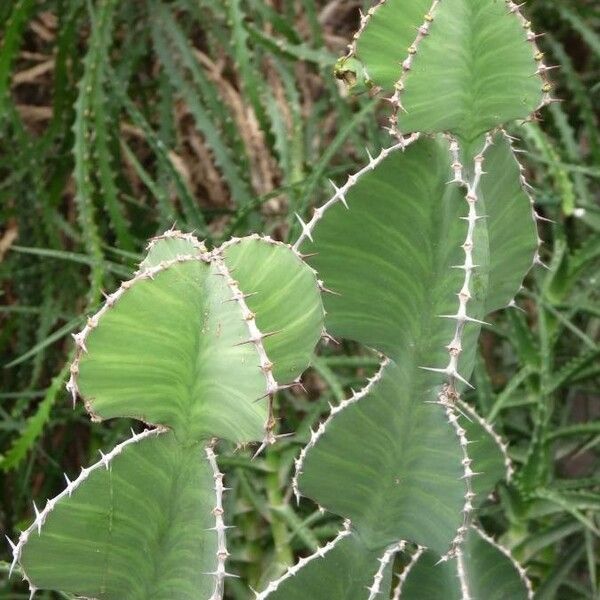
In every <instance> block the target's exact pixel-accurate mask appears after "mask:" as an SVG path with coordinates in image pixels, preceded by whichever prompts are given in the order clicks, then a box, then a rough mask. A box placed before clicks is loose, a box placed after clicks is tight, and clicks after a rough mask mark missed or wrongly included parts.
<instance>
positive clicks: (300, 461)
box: [292, 358, 390, 504]
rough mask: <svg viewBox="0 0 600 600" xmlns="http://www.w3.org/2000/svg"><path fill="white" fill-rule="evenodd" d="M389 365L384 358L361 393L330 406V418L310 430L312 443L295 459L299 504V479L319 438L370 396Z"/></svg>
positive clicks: (294, 487)
mask: <svg viewBox="0 0 600 600" xmlns="http://www.w3.org/2000/svg"><path fill="white" fill-rule="evenodd" d="M389 363H390V360H389V358H384V359H383V360H382V361H381V364H380V366H379V370H378V371H377V373H375V375H373V377H371V378H370V379H369V380H368V383H367V384H366V385H365V387H363V388H362V389H361V390H360V391H358V392H355V393H354V394H352V396H350V397H349V398H347V399H346V400H342V402H340V403H339V404H338V405H337V406H333V405H331V404H330V405H329V406H330V408H331V411H330V412H329V416H328V417H327V419H325V421H323V422H322V423H321V424H320V425H319V427H318V428H317V429H316V430H313V429H311V430H310V441H309V442H308V444H306V446H304V448H302V450H301V451H300V455H299V456H298V458H296V459H294V464H295V466H296V470H295V472H294V477H293V478H292V489H293V490H294V496H295V497H296V502H297V503H298V504H300V497H301V494H300V488H299V486H298V478H299V477H300V475H301V474H302V467H303V466H304V460H305V459H306V455H307V454H308V452H309V451H310V449H311V448H313V447H314V446H315V445H316V443H317V441H318V440H319V438H320V437H321V436H322V435H323V434H324V433H325V431H326V430H327V426H328V425H329V423H331V421H332V420H333V419H334V418H335V416H336V415H337V414H338V413H340V412H342V411H343V410H344V409H345V408H347V407H348V406H350V405H351V404H355V403H356V402H358V401H359V400H360V399H361V398H364V397H365V396H368V395H369V393H370V392H371V390H372V389H373V387H375V385H376V384H377V383H378V382H379V381H380V380H381V378H382V376H383V372H384V371H385V368H386V367H387V366H388V365H389Z"/></svg>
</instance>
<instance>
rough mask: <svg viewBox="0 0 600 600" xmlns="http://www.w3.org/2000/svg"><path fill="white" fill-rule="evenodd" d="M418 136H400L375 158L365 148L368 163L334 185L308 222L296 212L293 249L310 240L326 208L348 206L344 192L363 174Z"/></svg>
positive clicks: (414, 140)
mask: <svg viewBox="0 0 600 600" xmlns="http://www.w3.org/2000/svg"><path fill="white" fill-rule="evenodd" d="M420 136H421V134H420V133H413V134H412V135H410V136H407V137H405V138H401V139H400V141H399V142H398V143H397V144H394V145H393V146H390V147H389V148H384V149H383V150H382V151H381V152H380V153H379V154H378V155H377V156H376V157H375V158H374V157H373V156H371V154H370V153H369V151H368V150H367V154H368V156H369V162H368V164H367V165H366V166H365V167H363V168H362V169H361V170H360V171H357V172H356V173H354V174H353V175H350V176H349V177H348V180H347V181H346V183H345V184H344V185H343V186H342V187H340V188H338V187H336V186H335V185H334V188H335V194H334V195H333V196H332V197H331V198H330V199H329V200H328V201H327V202H325V204H323V205H322V206H319V207H318V208H315V210H314V212H313V216H312V218H311V220H310V221H309V222H308V223H305V222H304V221H303V220H302V217H300V215H299V214H298V213H296V218H297V219H298V221H300V225H301V226H302V233H301V234H300V237H299V238H298V239H297V240H296V243H295V244H294V246H293V249H294V250H296V251H298V249H299V248H300V246H301V245H302V244H303V243H304V242H305V241H306V239H309V240H310V241H311V242H312V232H313V230H314V228H315V226H316V225H317V223H318V222H319V221H320V220H321V219H322V218H323V215H324V214H325V211H327V209H328V208H330V207H331V206H333V205H334V204H336V203H337V202H341V203H342V204H343V205H344V206H345V207H346V208H348V203H347V202H346V194H347V193H348V191H349V190H350V188H351V187H352V186H353V185H354V184H355V183H356V182H357V181H358V180H359V179H360V178H361V177H362V176H363V175H365V174H366V173H368V172H369V171H373V169H375V167H376V166H377V165H378V164H380V163H381V162H383V161H384V160H385V159H386V158H387V157H388V156H389V155H390V154H392V153H393V152H396V151H397V150H404V149H405V148H407V147H408V146H410V144H412V143H413V142H416V141H417V140H418V139H419V137H420Z"/></svg>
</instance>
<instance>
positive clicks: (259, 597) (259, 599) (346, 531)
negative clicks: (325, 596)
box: [254, 520, 351, 600]
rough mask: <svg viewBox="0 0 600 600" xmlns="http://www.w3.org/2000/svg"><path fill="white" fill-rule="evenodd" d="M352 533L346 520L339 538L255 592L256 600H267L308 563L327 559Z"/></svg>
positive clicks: (338, 535) (299, 561)
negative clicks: (329, 553)
mask: <svg viewBox="0 0 600 600" xmlns="http://www.w3.org/2000/svg"><path fill="white" fill-rule="evenodd" d="M350 533H351V532H350V521H348V520H346V521H345V522H344V527H343V528H342V530H341V531H340V532H339V533H338V534H337V536H336V537H335V538H334V539H333V540H331V542H328V543H327V544H325V545H324V546H322V547H321V548H318V549H317V551H316V552H314V553H313V554H311V555H310V556H307V557H304V558H300V559H299V560H298V562H297V563H296V564H295V565H293V566H291V567H289V568H288V570H287V571H286V572H285V573H284V574H283V575H282V576H281V577H280V578H279V579H275V580H273V581H271V582H270V583H269V585H268V586H267V587H266V588H265V589H264V590H263V591H262V592H254V594H255V599H254V600H266V599H267V598H268V596H269V594H271V593H273V592H275V591H277V589H278V588H279V586H280V585H281V584H282V583H283V582H284V581H286V580H287V579H290V578H291V577H294V575H296V574H297V573H298V572H299V571H300V569H302V568H303V567H304V566H306V565H307V564H308V563H310V562H312V561H313V560H318V559H319V558H325V556H326V555H327V553H328V552H331V551H332V550H333V549H334V548H335V547H336V546H337V544H338V543H339V542H341V541H342V540H343V539H344V538H345V537H347V536H349V535H350Z"/></svg>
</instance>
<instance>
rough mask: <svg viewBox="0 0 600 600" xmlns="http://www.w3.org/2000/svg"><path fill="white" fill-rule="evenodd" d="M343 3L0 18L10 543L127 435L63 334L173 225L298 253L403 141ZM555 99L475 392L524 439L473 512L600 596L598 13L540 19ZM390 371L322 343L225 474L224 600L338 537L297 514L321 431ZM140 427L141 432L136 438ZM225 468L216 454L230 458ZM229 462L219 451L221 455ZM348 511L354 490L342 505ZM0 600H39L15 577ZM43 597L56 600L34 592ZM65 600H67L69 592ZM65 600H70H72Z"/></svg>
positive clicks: (180, 5)
mask: <svg viewBox="0 0 600 600" xmlns="http://www.w3.org/2000/svg"><path fill="white" fill-rule="evenodd" d="M361 5H362V8H363V9H366V8H368V6H369V2H364V3H361V2H357V1H353V0H343V1H339V0H224V1H223V2H208V1H207V0H178V1H174V2H167V1H166V0H162V1H160V0H135V1H130V2H118V1H117V0H98V1H97V2H93V1H91V0H89V1H87V2H86V1H85V0H46V1H34V0H17V1H14V0H8V1H5V2H2V3H1V4H0V35H1V45H0V353H1V355H2V360H1V363H2V365H1V371H0V381H1V382H2V386H1V389H0V479H1V481H2V484H1V486H0V495H1V496H0V529H1V530H3V531H5V532H6V533H7V534H8V535H9V536H10V537H11V538H13V539H14V538H15V537H17V534H18V530H19V529H20V528H23V527H24V526H26V525H27V524H28V523H29V522H30V520H31V518H32V515H33V508H32V504H31V500H32V499H34V500H36V501H37V503H38V505H41V504H43V501H44V500H45V498H46V497H49V496H53V495H55V494H56V493H57V492H58V491H60V490H61V489H62V487H63V485H64V478H63V472H66V473H67V475H69V476H71V475H74V474H75V473H77V472H78V469H79V466H80V465H82V464H87V463H89V462H92V461H95V460H96V457H97V456H98V454H97V452H98V450H99V449H105V448H110V447H112V446H113V445H114V444H115V443H116V442H118V441H120V440H122V439H123V438H124V437H125V436H126V435H127V432H128V430H129V426H130V425H131V424H133V423H130V424H128V423H126V422H125V420H124V419H119V420H117V421H114V422H109V423H105V424H104V426H102V427H100V426H95V427H93V428H91V427H90V423H89V419H88V417H87V415H86V414H85V411H84V410H83V407H82V406H81V405H78V406H77V407H76V408H75V410H73V408H72V406H71V403H70V400H69V398H68V394H67V393H66V391H65V389H64V383H65V380H66V368H65V364H67V361H68V360H69V358H70V354H71V353H72V340H71V338H70V335H69V334H70V333H71V332H73V331H76V330H78V329H79V328H80V326H81V324H82V321H83V317H80V316H79V315H82V314H85V313H89V312H91V311H92V310H93V309H94V308H95V307H96V306H97V305H98V304H99V302H100V299H101V295H102V292H103V291H111V290H113V289H114V288H115V286H116V285H117V282H118V281H119V280H120V279H122V278H124V277H128V276H129V275H130V274H131V273H132V271H134V270H135V269H136V266H137V263H138V262H139V260H140V258H141V254H142V252H143V248H144V244H145V240H147V238H148V237H150V236H152V235H155V234H157V233H159V232H162V231H163V230H164V229H166V228H169V227H171V226H172V225H173V224H176V225H177V227H178V228H180V229H183V230H186V231H195V232H196V234H197V235H198V236H199V237H201V238H205V239H207V240H209V242H211V243H219V242H220V241H222V240H224V239H227V238H229V237H230V236H231V235H244V234H246V233H249V232H253V231H259V232H264V233H266V234H269V235H271V236H273V237H275V238H277V239H281V240H292V241H293V240H294V239H295V238H296V237H297V235H298V233H299V225H298V221H297V220H296V217H295V216H294V213H298V214H300V215H301V216H302V217H303V218H304V217H306V216H307V215H310V212H311V208H312V207H313V206H315V205H319V204H320V203H322V202H323V201H324V200H325V199H326V198H327V196H328V194H329V193H330V191H331V189H332V188H331V186H330V184H329V182H328V179H332V180H333V181H334V182H335V181H339V180H340V179H341V177H342V175H344V174H347V173H348V172H350V171H352V170H355V169H356V168H357V167H358V165H360V164H362V163H364V162H365V161H366V160H367V157H368V155H367V150H368V151H370V152H371V153H373V154H374V153H375V152H377V151H378V150H379V149H380V148H381V147H383V146H385V145H388V144H389V143H390V140H389V136H388V135H387V133H386V132H385V131H384V130H383V129H382V125H384V124H385V116H386V114H387V110H388V109H387V107H386V106H385V103H383V102H381V101H379V100H378V99H376V98H371V97H369V95H367V94H363V95H361V96H357V97H351V96H348V94H347V92H346V91H345V88H344V86H343V84H342V83H341V82H338V81H336V80H335V78H334V77H333V74H332V73H333V65H334V63H335V61H336V59H337V58H338V57H339V56H341V55H342V54H343V53H344V52H345V46H346V44H347V43H348V41H349V40H350V39H351V36H352V34H353V32H354V31H355V30H356V29H357V27H358V22H359V8H361ZM526 12H527V14H528V16H529V17H530V18H531V19H532V21H533V22H534V24H535V29H536V30H537V31H541V32H546V34H545V35H544V36H543V37H542V38H540V40H539V44H540V46H541V47H542V48H543V50H544V51H545V52H546V54H547V57H548V59H547V61H546V62H547V63H548V64H554V65H557V66H558V68H557V69H556V70H554V71H553V72H552V78H553V80H554V82H555V84H556V87H557V91H556V95H558V97H560V98H561V99H563V102H561V103H556V104H552V105H551V106H550V107H549V108H548V109H546V110H545V111H544V113H543V114H541V115H540V118H539V119H538V120H535V121H532V122H529V123H526V124H521V125H518V126H515V127H514V129H513V130H512V131H511V133H512V134H513V135H515V136H516V137H518V138H520V139H521V142H520V143H519V146H520V148H521V149H522V151H523V154H521V159H522V161H523V162H524V163H525V165H526V166H527V171H528V179H529V181H531V182H532V184H533V185H534V186H535V198H536V203H537V207H538V211H539V212H540V214H542V216H544V217H545V218H547V219H550V220H551V221H552V222H550V221H548V222H545V224H544V227H543V230H542V231H541V235H542V237H543V239H544V241H545V242H546V244H545V246H544V252H543V256H542V259H543V260H544V261H545V262H546V264H547V265H548V267H549V268H548V269H547V270H544V269H537V270H535V271H534V272H533V273H532V275H531V276H530V278H529V280H528V281H527V285H526V289H524V290H523V291H522V293H521V294H520V296H519V297H518V305H519V308H518V309H514V310H511V311H505V313H503V314H502V315H500V316H498V317H497V318H496V319H492V323H491V325H490V326H489V327H486V331H485V332H484V335H483V336H482V341H481V347H480V354H479V361H478V365H477V369H476V373H475V385H476V390H475V391H474V392H472V393H470V398H469V399H470V400H472V401H473V402H474V403H475V404H476V405H477V406H478V407H479V409H480V412H481V413H482V414H483V415H484V416H486V417H487V418H488V419H489V420H491V421H492V422H493V423H494V425H495V427H496V428H497V430H498V431H499V432H501V433H502V434H503V435H504V436H506V438H507V439H509V440H510V443H511V456H512V458H513V460H514V462H515V465H516V470H517V475H516V477H515V479H514V481H513V483H512V484H510V485H502V486H500V487H499V489H498V490H497V492H496V493H495V494H494V496H493V497H492V498H490V499H489V502H488V503H487V504H486V505H485V507H484V509H483V510H482V512H481V517H482V519H483V520H484V521H485V524H486V526H487V528H488V530H490V531H494V532H495V533H496V535H497V536H498V537H499V538H500V540H501V541H502V542H503V543H504V544H505V545H507V546H508V547H510V548H511V549H512V550H513V553H514V554H515V556H516V557H517V558H518V559H519V560H520V561H521V562H523V563H524V564H525V565H526V566H527V568H528V572H529V575H530V576H531V578H532V579H533V581H534V584H535V587H536V598H538V599H539V600H549V599H553V598H555V599H557V600H560V599H565V600H569V599H579V598H581V599H583V598H587V599H593V598H598V594H599V589H600V584H599V583H598V560H599V559H598V555H599V553H598V546H599V544H598V536H599V535H600V518H599V515H600V512H599V509H600V464H599V461H598V455H599V451H600V392H599V389H600V386H599V381H600V367H599V364H600V303H599V302H598V298H599V296H600V293H599V291H598V290H600V285H599V283H600V205H599V197H600V186H599V181H600V131H599V128H598V119H599V116H600V77H599V75H600V33H599V28H600V5H598V3H597V2H595V1H594V0H578V2H569V1H567V0H530V2H528V6H527V7H526ZM377 363H378V361H377V358H376V357H374V356H371V355H369V353H368V352H366V351H365V350H363V349H361V348H359V347H357V346H356V345H354V344H349V343H341V344H339V345H336V344H334V343H331V344H329V345H323V346H322V347H321V348H320V352H319V357H318V359H316V361H315V363H314V366H313V368H312V369H311V370H310V371H309V372H308V373H307V374H306V375H305V377H304V384H305V391H302V390H297V389H296V390H294V391H288V392H285V393H282V394H280V398H279V416H280V418H281V424H280V430H281V431H282V432H292V431H293V432H295V435H294V436H293V437H289V438H284V439H282V440H281V441H280V442H279V443H278V444H277V445H276V446H275V447H273V448H271V449H269V451H268V452H267V453H266V455H265V456H263V457H262V458H260V459H257V460H255V461H252V462H251V461H250V456H251V449H241V450H238V451H236V452H233V449H229V450H230V452H229V453H227V456H226V457H224V458H223V459H222V466H223V468H224V469H225V470H226V473H227V485H228V486H229V487H231V488H232V490H231V492H229V493H228V494H227V496H226V502H227V505H226V514H227V515H228V518H229V523H230V524H233V525H235V526H236V528H235V529H232V530H230V534H229V539H230V543H229V546H230V551H231V552H232V562H231V566H230V567H229V568H230V569H233V571H234V572H235V573H237V574H239V575H240V579H239V580H237V579H235V580H234V579H232V580H230V581H229V582H228V584H229V589H228V594H229V597H230V598H231V599H235V600H237V599H240V600H243V599H247V598H250V597H251V594H250V592H249V591H248V586H252V587H253V588H255V589H260V588H262V587H264V585H265V583H266V582H267V581H268V580H269V579H271V578H272V577H274V576H277V575H279V574H280V573H281V572H282V570H283V569H284V567H285V566H286V565H288V564H290V563H292V562H294V561H295V559H296V557H297V556H299V555H305V554H307V553H309V552H312V551H314V550H315V549H316V547H317V546H318V545H321V544H323V543H324V542H325V541H327V540H329V539H331V537H332V536H333V535H335V533H336V532H337V531H338V528H339V523H338V521H337V520H336V518H334V517H332V516H331V515H329V514H327V513H323V512H321V511H319V510H318V508H317V507H315V506H314V505H313V504H311V503H310V502H309V501H303V503H302V504H301V506H300V507H299V508H296V507H295V506H294V505H293V504H292V502H291V489H290V478H291V476H290V471H291V469H292V467H293V459H294V457H295V456H296V455H297V453H298V451H299V448H300V447H301V445H303V444H304V443H305V442H306V441H307V439H308V435H309V428H310V427H311V426H313V425H314V424H315V423H316V422H318V420H319V418H320V417H321V415H322V414H323V413H324V412H325V411H326V410H327V409H328V403H332V404H335V403H337V402H339V401H340V400H341V399H343V398H344V397H346V396H347V395H348V394H349V392H350V389H351V388H352V387H356V388H358V387H361V386H362V384H363V382H364V380H365V378H366V376H368V375H370V374H371V373H372V372H373V370H374V368H375V367H376V365H377ZM134 426H135V425H134ZM224 450H225V449H224ZM223 454H226V452H223ZM340 493H343V490H341V491H340ZM9 554H10V553H9V547H8V545H6V546H2V548H1V549H0V561H3V562H0V597H1V598H7V599H8V598H15V599H16V598H26V597H28V594H27V593H26V592H25V587H23V586H21V585H20V583H19V577H18V576H16V577H13V579H12V580H11V582H8V581H7V563H6V562H4V561H7V560H9ZM39 597H46V598H51V597H54V596H52V595H51V594H46V595H45V596H44V594H39ZM58 597H60V596H58ZM62 597H67V596H66V595H63V596H62Z"/></svg>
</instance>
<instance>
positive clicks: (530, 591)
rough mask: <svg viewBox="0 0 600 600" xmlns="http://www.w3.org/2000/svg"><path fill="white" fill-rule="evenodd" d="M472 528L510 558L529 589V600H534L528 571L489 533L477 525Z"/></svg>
mask: <svg viewBox="0 0 600 600" xmlns="http://www.w3.org/2000/svg"><path fill="white" fill-rule="evenodd" d="M471 527H473V529H474V530H475V531H476V532H477V533H478V534H479V535H480V536H481V537H482V538H483V539H484V540H485V541H486V542H488V544H490V545H491V546H494V548H496V549H497V550H499V551H500V552H502V554H504V556H506V558H508V559H509V560H510V562H511V563H512V564H513V566H514V568H515V569H516V570H517V573H519V577H520V578H521V581H522V582H523V584H524V585H525V587H526V588H527V598H528V600H533V598H534V596H535V594H534V593H533V585H532V583H531V580H530V579H529V577H528V576H527V571H526V570H525V569H524V568H523V567H522V566H521V564H520V563H519V562H518V561H517V559H516V558H515V557H514V556H513V555H512V554H511V552H510V550H509V549H508V548H505V547H504V546H502V545H501V544H499V543H498V542H497V541H496V540H495V539H494V538H493V537H491V536H489V535H488V534H487V533H485V531H483V529H481V528H480V527H478V526H477V525H474V524H473V525H472V526H471Z"/></svg>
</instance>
